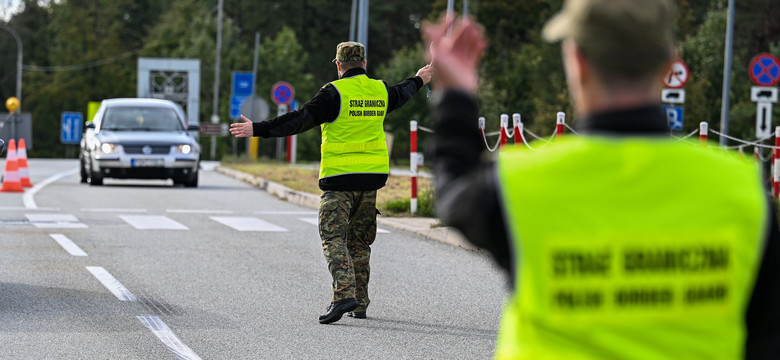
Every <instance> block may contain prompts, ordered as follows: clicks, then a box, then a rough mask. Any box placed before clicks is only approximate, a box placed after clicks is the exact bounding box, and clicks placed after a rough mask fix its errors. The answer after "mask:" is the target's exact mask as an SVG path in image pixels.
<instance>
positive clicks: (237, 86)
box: [231, 71, 255, 97]
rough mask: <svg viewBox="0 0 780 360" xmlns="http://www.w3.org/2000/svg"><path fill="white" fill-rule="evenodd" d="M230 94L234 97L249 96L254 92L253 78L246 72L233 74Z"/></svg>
mask: <svg viewBox="0 0 780 360" xmlns="http://www.w3.org/2000/svg"><path fill="white" fill-rule="evenodd" d="M231 88H232V89H233V90H232V92H231V93H232V94H233V95H236V96H244V97H246V96H249V95H252V93H253V92H254V91H255V76H254V75H252V73H248V72H237V71H234V72H233V86H232V87H231Z"/></svg>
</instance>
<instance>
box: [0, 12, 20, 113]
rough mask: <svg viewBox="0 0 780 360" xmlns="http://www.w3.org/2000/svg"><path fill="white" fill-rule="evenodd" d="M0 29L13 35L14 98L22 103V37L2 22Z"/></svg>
mask: <svg viewBox="0 0 780 360" xmlns="http://www.w3.org/2000/svg"><path fill="white" fill-rule="evenodd" d="M0 29H3V30H5V31H8V32H9V33H11V36H13V37H14V40H16V54H17V55H16V98H17V99H18V100H19V104H21V103H22V39H21V38H20V37H19V34H17V33H16V30H14V29H13V28H12V27H10V26H8V25H5V24H3V23H0ZM21 110H22V106H21V105H19V109H18V110H17V111H21Z"/></svg>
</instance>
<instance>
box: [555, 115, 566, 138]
mask: <svg viewBox="0 0 780 360" xmlns="http://www.w3.org/2000/svg"><path fill="white" fill-rule="evenodd" d="M565 123H566V113H564V112H562V111H561V112H558V116H557V119H556V120H555V137H556V138H557V137H559V136H563V124H565Z"/></svg>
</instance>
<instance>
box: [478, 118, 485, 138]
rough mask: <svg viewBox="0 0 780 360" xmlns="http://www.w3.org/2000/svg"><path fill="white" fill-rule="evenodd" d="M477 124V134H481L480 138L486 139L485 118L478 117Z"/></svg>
mask: <svg viewBox="0 0 780 360" xmlns="http://www.w3.org/2000/svg"><path fill="white" fill-rule="evenodd" d="M478 124H479V132H480V134H482V138H483V139H486V137H485V117H484V116H480V117H479V122H478Z"/></svg>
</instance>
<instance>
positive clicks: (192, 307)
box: [0, 159, 506, 359]
mask: <svg viewBox="0 0 780 360" xmlns="http://www.w3.org/2000/svg"><path fill="white" fill-rule="evenodd" d="M3 164H4V162H3V161H0V169H4V167H2V166H3ZM29 164H30V165H29V167H30V173H31V179H32V182H33V184H34V185H36V187H35V188H32V189H28V190H27V191H26V192H25V193H24V194H15V193H0V358H3V359H168V358H177V357H178V358H181V359H197V358H203V359H489V358H491V357H492V354H493V349H494V345H495V336H496V330H497V327H498V322H499V317H500V312H501V305H502V302H503V298H504V295H505V291H506V288H505V278H504V276H503V274H502V273H501V272H500V270H498V269H497V268H495V267H494V266H493V265H492V263H491V262H490V260H489V258H488V257H487V256H486V255H485V254H482V253H479V252H475V251H471V250H466V249H463V248H460V247H456V246H452V245H447V244H443V243H439V242H437V241H433V240H429V239H427V238H423V237H420V236H417V235H414V234H411V233H407V232H404V231H401V230H397V229H393V228H385V229H384V230H388V231H389V232H383V233H380V234H378V236H377V240H376V243H375V244H374V246H373V256H372V261H371V265H372V274H371V275H372V276H371V286H370V293H371V300H372V302H371V306H370V307H369V309H368V319H365V320H360V319H352V318H348V317H345V318H343V319H342V320H341V321H339V322H336V323H334V324H332V325H321V324H319V323H318V322H317V316H318V315H319V314H320V313H322V312H324V310H325V307H326V306H327V304H328V302H329V301H330V275H329V273H328V271H327V266H326V264H325V261H324V259H323V256H322V253H321V249H320V241H319V237H318V233H317V227H316V225H314V223H316V216H317V215H316V212H315V210H313V209H309V208H303V207H299V206H296V205H293V204H290V203H287V202H284V201H282V200H279V199H277V198H275V197H273V196H270V195H269V194H267V193H266V192H264V191H261V190H258V189H256V188H252V187H250V186H249V185H246V184H244V183H241V182H239V181H237V180H234V179H231V178H229V177H226V176H223V175H221V174H218V173H216V172H213V171H209V170H208V169H206V170H204V171H203V172H202V173H201V178H200V186H199V187H198V188H194V189H191V188H183V187H173V186H172V183H170V182H164V181H112V180H111V179H107V180H106V182H105V186H98V187H94V186H89V185H86V184H80V183H79V179H78V173H77V172H76V169H77V167H78V163H77V161H75V160H36V159H31V160H30V162H29Z"/></svg>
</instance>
